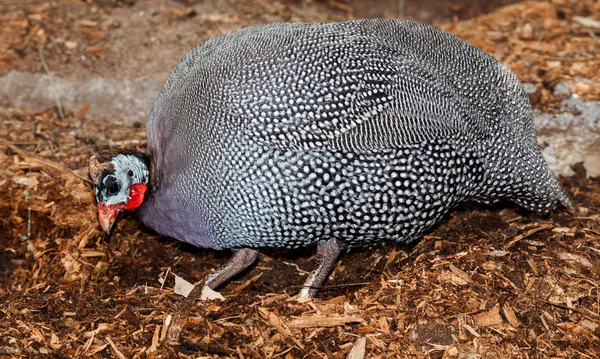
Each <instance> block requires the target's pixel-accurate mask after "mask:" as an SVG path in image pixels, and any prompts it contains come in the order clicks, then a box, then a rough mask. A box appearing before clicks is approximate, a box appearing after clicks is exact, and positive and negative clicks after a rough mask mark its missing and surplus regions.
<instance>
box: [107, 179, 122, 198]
mask: <svg viewBox="0 0 600 359" xmlns="http://www.w3.org/2000/svg"><path fill="white" fill-rule="evenodd" d="M120 189H121V186H119V182H116V181H115V182H113V183H111V184H110V186H108V194H109V195H111V196H114V195H115V194H117V193H119V190H120Z"/></svg>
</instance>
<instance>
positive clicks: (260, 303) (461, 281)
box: [0, 0, 600, 359]
mask: <svg viewBox="0 0 600 359" xmlns="http://www.w3.org/2000/svg"><path fill="white" fill-rule="evenodd" d="M435 4H436V3H435V2H433V1H430V2H427V4H426V5H424V6H421V7H418V6H415V4H413V3H412V2H409V1H407V2H406V8H405V13H406V14H407V15H410V16H413V17H417V19H421V20H426V21H431V22H435V23H437V24H441V23H443V22H445V21H447V23H446V24H445V25H442V27H443V28H444V29H446V30H448V31H450V32H452V33H455V34H457V35H458V36H460V37H462V38H464V39H466V40H467V41H469V42H471V43H473V44H475V45H477V46H479V47H482V48H483V49H485V50H486V51H488V52H490V53H492V54H493V55H494V56H496V57H497V58H499V59H501V60H502V61H504V62H505V63H507V64H508V65H509V66H510V67H511V69H512V70H513V71H515V72H516V73H517V75H518V76H519V77H520V78H521V79H522V80H523V81H526V82H532V83H534V84H535V85H536V87H537V89H538V91H537V92H535V93H534V94H533V95H532V101H533V103H534V105H535V106H536V107H537V108H544V109H553V108H557V107H556V106H555V105H556V103H557V102H556V101H557V99H555V98H554V96H553V95H552V88H553V86H554V84H556V83H557V82H558V81H563V80H574V79H576V78H577V77H580V76H584V77H587V78H590V79H595V80H597V79H598V76H600V75H599V74H600V71H598V70H600V68H599V67H600V61H598V60H599V59H600V56H599V54H600V50H599V48H600V47H599V46H598V45H596V39H597V36H598V34H599V33H600V30H599V29H598V28H595V27H593V26H584V25H582V24H581V22H578V21H577V20H576V19H579V18H577V17H576V16H580V17H584V18H587V19H590V20H595V21H596V22H598V21H599V20H600V5H599V4H598V3H597V2H595V1H591V0H587V1H586V0H584V1H573V2H570V1H567V0H561V1H552V2H540V3H518V4H515V5H511V6H508V7H504V8H498V9H495V6H494V4H502V3H500V2H499V3H489V5H486V6H488V7H486V8H485V10H486V11H487V10H489V11H492V10H493V11H492V12H491V13H490V14H481V13H476V11H475V10H473V8H476V9H478V8H477V7H469V6H467V4H469V2H468V1H459V2H453V5H450V4H448V3H444V5H440V6H443V11H442V10H440V11H439V12H436V11H433V10H432V11H429V12H427V11H425V10H423V9H435V6H433V5H435ZM352 5H353V4H352V3H349V4H347V3H338V2H331V1H286V2H275V3H272V4H271V3H266V2H262V1H259V0H254V1H233V0H230V1H224V2H216V3H212V2H208V1H195V0H179V1H158V0H156V1H154V0H151V1H148V2H144V1H141V0H140V1H137V2H135V1H133V0H101V1H97V2H82V1H78V0H69V1H59V2H42V1H33V2H28V3H27V4H26V5H24V4H20V3H14V4H8V5H7V4H3V5H0V16H1V17H0V22H1V23H2V25H1V26H0V31H1V33H0V36H1V37H2V38H3V39H8V41H6V42H5V41H2V42H1V43H0V49H1V50H0V73H6V72H8V71H10V70H19V71H31V72H43V71H44V69H43V66H42V64H41V62H40V58H39V54H38V51H37V46H38V43H39V44H41V45H42V48H43V50H44V54H45V60H46V62H47V65H48V66H49V68H50V69H52V71H53V72H54V73H56V74H58V75H61V76H65V77H68V76H74V77H77V76H84V75H85V74H88V73H90V72H91V73H92V74H96V75H97V76H105V75H106V74H110V76H113V77H119V76H136V77H137V76H152V74H153V73H156V74H160V75H157V76H164V75H163V74H164V73H168V70H169V69H170V68H171V67H172V66H173V65H174V63H175V62H176V61H177V60H178V58H179V57H181V56H182V55H183V54H184V53H185V51H187V50H188V49H189V48H190V47H192V46H194V45H195V44H197V43H198V42H200V41H201V40H202V39H205V38H208V37H210V36H214V35H215V34H217V33H219V32H224V31H228V30H231V29H233V28H237V27H240V26H246V25H250V24H258V23H264V22H270V21H292V20H293V21H296V20H304V21H316V20H318V21H321V20H343V19H347V18H350V17H355V16H358V15H359V14H356V13H355V11H354V9H353V8H352ZM465 9H468V11H467V10H465ZM419 11H421V12H419ZM423 11H425V12H423ZM419 14H421V15H419ZM418 16H421V17H418ZM467 18H469V19H467ZM507 29H514V30H515V31H508V30H507ZM74 43H75V44H74ZM2 47H4V48H2ZM146 65H147V66H146ZM574 91H575V92H576V93H578V94H579V95H580V96H582V97H586V98H588V99H591V100H600V93H598V91H597V90H596V89H594V88H589V87H585V86H581V87H578V88H577V89H575V90H574ZM85 110H86V108H85V106H84V107H83V108H81V109H76V110H66V111H65V113H64V116H61V114H60V112H59V111H58V108H52V109H47V110H44V111H39V112H31V111H23V110H20V109H17V108H7V107H0V358H4V357H6V358H21V357H23V358H25V357H41V356H47V355H49V356H51V357H56V358H77V357H92V358H108V357H111V358H112V357H118V358H125V357H126V358H139V357H151V358H196V357H203V358H217V357H237V358H277V357H283V358H328V359H330V358H346V357H349V356H348V355H349V353H350V352H351V351H352V352H353V353H354V355H355V356H353V358H361V357H368V358H374V357H381V358H387V357H414V358H424V357H426V358H479V357H484V358H513V357H514V358H517V357H518V358H529V357H531V358H537V357H539V358H546V357H556V358H559V357H568V358H597V357H600V351H599V348H600V294H599V291H598V288H599V282H600V243H599V242H598V240H599V239H600V179H592V178H587V177H586V174H585V173H584V171H583V170H581V168H578V167H575V168H574V169H575V172H576V173H577V175H576V176H574V177H570V178H561V179H560V181H561V184H562V185H563V187H564V188H565V191H566V192H567V194H568V195H569V197H570V198H571V199H572V200H573V204H574V206H575V210H574V211H573V212H569V211H566V210H564V209H559V210H557V211H555V212H553V213H552V214H550V215H547V216H537V215H535V214H532V213H529V212H527V211H524V210H522V209H520V208H518V207H516V206H514V205H511V204H510V203H502V204H498V205H496V206H493V207H480V206H475V205H472V204H465V205H464V206H462V207H460V208H458V209H456V210H455V211H453V212H451V213H450V214H449V215H447V216H446V218H445V219H444V220H443V221H442V223H440V224H439V225H438V226H436V228H435V229H434V230H433V231H432V232H431V233H428V234H427V235H426V236H425V237H424V238H423V240H421V241H420V242H418V243H417V244H413V245H410V246H399V245H398V246H395V245H387V246H384V247H381V248H376V249H373V250H366V249H354V250H351V251H350V252H349V253H345V254H344V255H343V256H342V257H341V259H340V260H339V262H338V264H337V266H336V268H335V270H334V271H333V273H332V275H331V276H330V278H329V280H328V282H327V286H326V288H324V289H322V290H321V292H320V293H319V295H318V296H317V298H316V299H314V300H312V301H309V302H298V301H297V300H295V299H294V298H293V296H294V294H295V293H297V291H298V289H299V285H301V284H302V283H303V282H304V279H305V278H306V275H307V272H309V271H310V270H311V269H312V265H313V260H314V256H313V254H314V248H307V249H305V250H300V251H294V252H292V251H285V250H265V251H263V253H262V254H261V256H260V258H259V261H258V263H257V264H256V265H254V266H252V267H251V268H249V269H248V270H246V271H245V272H243V273H241V274H240V275H238V276H236V277H235V278H234V279H233V280H232V281H230V282H229V283H227V284H226V285H225V286H224V287H223V288H220V292H221V294H222V295H223V296H224V297H225V300H224V301H219V300H212V301H201V302H197V303H196V304H195V305H194V306H193V307H192V308H189V314H190V316H189V318H187V321H186V322H185V324H186V325H185V327H184V328H183V332H182V333H181V336H180V338H179V340H178V341H175V342H171V341H169V340H168V339H167V338H166V335H167V328H168V327H169V323H171V322H172V321H173V320H174V319H175V318H176V317H177V313H178V312H179V311H180V310H181V308H182V303H183V297H182V296H181V295H178V294H175V290H174V285H175V276H174V274H176V275H177V276H179V277H182V278H184V279H186V280H187V281H189V282H192V283H193V282H196V281H198V280H200V279H201V278H203V277H204V276H206V275H207V274H208V273H210V272H211V271H212V270H214V269H215V268H217V267H218V266H220V265H222V264H223V263H225V262H226V261H227V259H228V257H229V256H230V253H227V252H226V251H224V252H214V251H208V250H202V249H198V248H195V247H192V246H189V245H186V244H183V243H181V242H178V241H175V240H173V239H169V238H165V237H161V236H159V235H157V234H155V233H153V232H152V231H150V230H148V229H146V228H145V227H144V226H143V225H142V224H141V223H140V222H139V221H138V220H137V218H136V216H135V213H126V214H125V215H123V216H122V217H120V218H119V219H118V222H117V226H116V228H115V229H114V230H113V231H112V233H111V235H110V236H105V235H103V234H102V232H101V230H100V228H99V226H98V223H97V220H96V213H95V205H94V198H93V191H92V188H91V183H90V180H89V177H88V171H87V160H88V158H89V157H90V156H91V155H92V154H93V153H94V152H95V148H94V146H93V143H99V144H112V145H118V146H123V147H128V148H136V149H139V150H144V149H145V128H144V124H143V123H131V122H125V121H121V120H119V119H115V120H113V121H98V120H95V119H93V118H87V117H86V116H85ZM160 277H166V280H165V281H164V282H163V284H161V283H160V282H159V278H160ZM363 338H366V342H365V341H364V340H363ZM363 351H364V353H365V354H363V355H362V356H361V353H362V352H363Z"/></svg>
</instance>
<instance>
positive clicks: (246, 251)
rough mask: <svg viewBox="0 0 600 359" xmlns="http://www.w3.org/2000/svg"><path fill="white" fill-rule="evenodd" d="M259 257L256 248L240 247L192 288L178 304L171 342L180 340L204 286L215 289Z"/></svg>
mask: <svg viewBox="0 0 600 359" xmlns="http://www.w3.org/2000/svg"><path fill="white" fill-rule="evenodd" d="M257 257H258V251H257V250H256V249H250V248H242V249H238V250H237V251H235V252H234V253H233V256H232V257H231V258H230V259H229V261H228V262H227V263H226V264H225V265H224V266H222V267H220V268H219V269H217V270H216V271H214V272H213V273H211V274H209V275H207V276H206V277H205V278H204V280H203V281H202V282H200V283H198V285H196V286H195V287H194V289H192V291H191V292H190V294H188V296H187V298H185V299H184V300H183V302H181V303H180V305H179V306H178V308H177V311H176V313H175V316H174V318H173V321H172V322H171V326H170V327H169V330H168V332H167V338H168V340H169V341H170V342H177V341H179V335H180V334H181V331H182V330H183V327H185V324H186V323H187V320H188V317H189V316H190V311H191V309H192V306H193V305H194V303H195V302H196V300H198V299H200V298H201V297H202V291H203V289H204V286H207V287H209V288H210V289H215V288H216V287H218V286H220V285H221V284H223V283H225V282H226V281H227V280H229V278H231V277H233V276H234V275H236V274H238V273H239V272H241V271H243V270H244V269H246V268H248V267H249V266H250V264H252V263H254V261H255V260H256V258H257Z"/></svg>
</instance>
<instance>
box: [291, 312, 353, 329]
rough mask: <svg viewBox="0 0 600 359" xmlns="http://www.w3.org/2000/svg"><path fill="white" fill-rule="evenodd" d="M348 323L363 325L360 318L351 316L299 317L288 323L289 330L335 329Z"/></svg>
mask: <svg viewBox="0 0 600 359" xmlns="http://www.w3.org/2000/svg"><path fill="white" fill-rule="evenodd" d="M348 323H363V324H364V323H365V320H364V319H363V318H362V317H358V316H352V315H331V316H328V315H314V316H309V317H308V316H307V317H300V318H296V319H294V320H292V321H291V322H289V323H288V326H289V327H290V328H321V327H323V328H327V327H337V326H339V325H345V324H348Z"/></svg>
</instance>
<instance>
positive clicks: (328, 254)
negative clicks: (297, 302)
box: [298, 239, 342, 299]
mask: <svg viewBox="0 0 600 359" xmlns="http://www.w3.org/2000/svg"><path fill="white" fill-rule="evenodd" d="M341 252H342V245H341V244H340V242H339V241H338V240H337V239H330V240H328V241H327V242H325V243H320V244H319V245H318V246H317V255H316V256H315V269H314V270H313V271H312V272H311V273H310V275H309V276H308V278H307V279H306V282H304V287H303V288H302V290H300V293H299V295H298V297H299V298H300V299H305V298H312V297H314V296H315V295H317V292H318V291H319V288H318V287H320V286H321V285H322V284H323V282H325V280H326V279H327V277H328V276H329V273H330V272H331V270H332V269H333V267H334V266H335V262H336V260H337V258H338V256H339V255H340V253H341Z"/></svg>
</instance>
